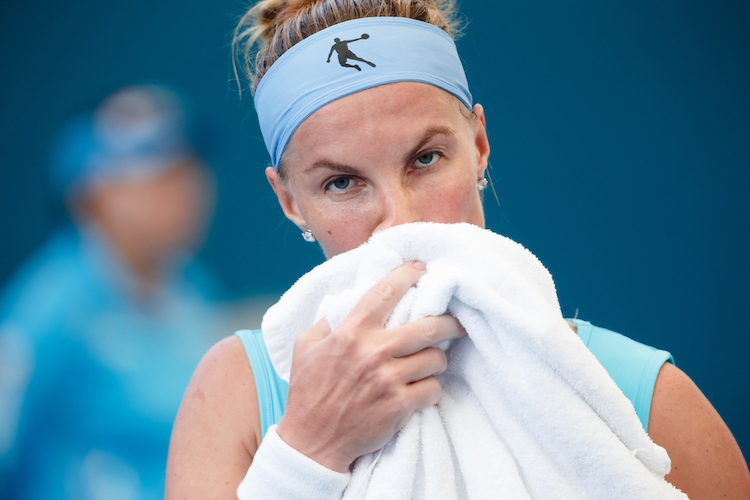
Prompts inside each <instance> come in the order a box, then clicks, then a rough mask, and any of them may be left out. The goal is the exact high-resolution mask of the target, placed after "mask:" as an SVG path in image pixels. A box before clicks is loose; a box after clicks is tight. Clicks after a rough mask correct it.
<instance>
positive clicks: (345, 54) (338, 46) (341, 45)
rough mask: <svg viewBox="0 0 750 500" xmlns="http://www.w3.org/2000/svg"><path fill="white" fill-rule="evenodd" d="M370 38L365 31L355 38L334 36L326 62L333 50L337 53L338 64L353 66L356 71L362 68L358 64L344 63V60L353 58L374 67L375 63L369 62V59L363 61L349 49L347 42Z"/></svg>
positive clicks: (347, 66)
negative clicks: (345, 38)
mask: <svg viewBox="0 0 750 500" xmlns="http://www.w3.org/2000/svg"><path fill="white" fill-rule="evenodd" d="M368 38H370V35H368V34H367V33H363V34H362V36H361V37H360V38H355V39H354V40H343V41H342V40H340V39H338V38H334V39H333V41H334V42H335V43H334V44H333V47H331V51H330V52H329V53H328V60H327V61H326V62H327V63H329V62H331V55H332V54H333V51H334V50H335V51H336V53H337V54H338V55H339V64H340V65H342V66H343V67H345V68H354V69H356V70H357V71H362V68H360V67H359V65H358V64H346V61H347V60H348V59H353V60H354V61H362V62H363V63H365V64H369V65H370V66H372V67H373V68H374V67H375V63H371V62H370V61H365V60H364V59H362V58H361V57H357V54H355V53H354V52H352V51H351V50H349V44H350V43H352V42H356V41H358V40H367V39H368Z"/></svg>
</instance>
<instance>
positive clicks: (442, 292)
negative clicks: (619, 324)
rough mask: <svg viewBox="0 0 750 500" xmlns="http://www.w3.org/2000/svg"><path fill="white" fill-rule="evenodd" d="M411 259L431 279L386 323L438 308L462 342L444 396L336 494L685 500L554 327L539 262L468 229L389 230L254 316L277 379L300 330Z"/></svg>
mask: <svg viewBox="0 0 750 500" xmlns="http://www.w3.org/2000/svg"><path fill="white" fill-rule="evenodd" d="M416 259H419V260H422V261H423V262H425V263H426V264H427V273H426V274H425V275H424V276H423V277H422V278H421V280H420V281H419V283H418V284H417V286H415V287H413V288H412V289H411V290H409V292H408V293H407V294H406V295H405V296H404V298H403V299H402V300H401V301H400V302H399V304H398V305H397V306H396V308H395V310H394V311H393V314H392V315H391V317H390V318H389V320H388V323H387V325H386V327H388V328H393V327H396V326H399V325H402V324H405V323H408V322H410V321H414V320H415V319H418V318H421V317H425V316H434V315H440V314H444V313H446V312H448V313H450V314H453V315H454V316H456V317H457V318H458V320H459V321H460V322H461V324H462V325H463V326H464V328H465V329H466V331H467V333H468V336H467V337H465V338H461V339H458V340H455V341H451V342H446V343H443V344H444V345H441V347H443V348H444V349H446V352H447V354H448V370H447V371H446V373H444V374H443V375H441V376H440V377H439V380H440V382H441V384H442V387H443V396H442V399H441V401H440V402H439V403H438V404H437V405H436V406H433V407H431V408H428V409H426V410H424V411H422V412H420V413H418V414H416V415H414V416H413V417H412V418H411V420H409V422H408V423H407V424H406V426H405V427H404V428H403V429H402V430H401V431H399V433H398V434H396V436H394V438H393V439H392V440H391V441H390V442H389V443H388V444H387V445H386V446H385V447H384V448H383V450H382V452H381V453H379V454H378V453H373V454H370V455H366V456H364V457H360V459H359V460H358V461H357V462H356V463H355V465H354V468H353V471H352V479H351V481H350V483H349V487H348V488H347V490H346V492H345V493H344V496H343V498H344V499H350V498H351V499H354V498H364V499H389V500H393V499H404V500H405V499H435V498H440V499H466V498H468V499H485V498H509V499H523V498H542V499H549V498H571V499H572V498H596V499H601V498H607V499H618V498H622V499H625V498H628V499H640V500H644V499H685V498H687V497H686V496H685V495H684V494H683V493H681V492H679V491H678V490H677V489H675V488H674V487H673V486H672V485H670V484H669V483H668V482H666V481H665V480H664V475H665V474H666V473H668V472H669V469H670V461H669V457H668V456H667V453H666V451H665V450H664V449H663V448H661V447H659V446H657V445H656V444H654V443H653V442H652V441H651V439H650V438H649V437H648V435H647V434H646V433H645V432H644V431H643V428H642V427H641V425H640V422H639V421H638V417H637V416H636V413H635V410H634V409H633V407H632V405H631V404H630V402H629V401H628V400H627V398H626V397H625V396H624V395H623V394H622V392H621V391H620V390H619V389H618V388H617V386H616V385H615V383H614V382H613V381H612V379H611V378H610V377H609V376H608V375H607V373H606V371H605V370H604V368H603V367H602V366H601V365H600V364H599V363H598V361H597V360H596V359H595V358H594V356H593V355H592V354H591V353H590V352H589V351H588V350H587V349H586V347H585V346H584V345H583V343H582V342H581V341H580V339H579V338H578V337H577V336H576V335H575V334H574V333H573V331H572V330H571V329H570V327H569V326H568V324H567V323H566V321H565V320H564V319H563V317H562V314H561V312H560V307H559V304H558V301H557V294H556V292H555V287H554V283H553V281H552V278H551V276H550V274H549V273H548V272H547V270H546V269H545V268H544V266H543V265H542V264H541V263H540V262H539V261H538V260H537V258H536V257H534V255H532V254H531V253H530V252H529V251H528V250H526V249H525V248H523V247H522V246H521V245H519V244H517V243H515V242H513V241H511V240H509V239H507V238H505V237H503V236H500V235H497V234H495V233H492V232H490V231H488V230H484V229H481V228H478V227H476V226H472V225H469V224H450V225H448V224H433V223H416V224H406V225H402V226H397V227H393V228H390V229H388V230H386V231H383V232H380V233H376V234H375V235H373V236H372V238H371V239H370V241H369V242H367V243H366V244H364V245H362V246H360V247H359V248H357V249H355V250H352V251H350V252H347V253H344V254H341V255H338V256H336V257H334V258H332V259H330V260H329V261H327V262H325V263H323V264H321V265H320V266H318V267H316V268H315V269H313V270H312V271H310V272H309V273H308V274H306V275H305V276H303V277H302V278H301V279H300V280H299V281H298V282H297V283H296V284H295V285H294V286H293V287H292V288H291V289H290V290H289V291H288V292H287V293H286V294H285V295H284V296H283V297H282V298H281V300H280V301H279V302H278V303H277V304H276V305H275V306H273V307H272V308H271V309H270V310H269V311H268V312H267V313H266V316H265V317H264V319H263V325H262V328H263V333H264V337H265V339H266V344H267V347H268V351H269V355H270V356H271V360H272V362H273V364H274V366H275V368H276V370H277V371H278V372H279V375H280V376H281V377H282V378H284V379H286V380H289V372H290V367H291V360H292V347H293V342H294V339H295V338H296V337H297V335H299V334H300V333H302V332H303V331H305V330H307V329H308V328H310V327H311V326H312V325H313V324H314V323H315V321H316V320H317V319H319V318H320V317H322V316H325V317H326V319H327V320H328V322H329V323H330V324H331V326H332V327H333V328H335V327H336V325H338V324H339V323H340V322H341V320H343V319H344V318H345V317H346V315H347V314H348V313H349V311H350V310H351V309H352V308H353V307H354V305H355V304H356V303H357V301H358V300H359V299H360V298H361V296H362V295H363V294H364V292H365V291H366V290H368V289H369V288H370V287H371V286H372V285H373V284H375V283H376V282H377V281H379V280H380V279H381V278H382V277H383V276H384V275H385V274H387V273H388V272H389V271H391V270H393V269H395V268H396V267H398V266H399V265H401V264H402V263H404V262H407V261H411V260H416Z"/></svg>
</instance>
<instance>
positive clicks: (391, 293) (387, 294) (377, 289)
mask: <svg viewBox="0 0 750 500" xmlns="http://www.w3.org/2000/svg"><path fill="white" fill-rule="evenodd" d="M372 292H373V293H374V294H375V295H377V296H378V297H379V298H380V299H382V300H383V301H388V300H391V299H392V298H394V297H395V296H396V287H395V286H394V285H393V283H391V282H390V281H386V280H381V281H379V282H377V283H376V284H375V285H373V287H372Z"/></svg>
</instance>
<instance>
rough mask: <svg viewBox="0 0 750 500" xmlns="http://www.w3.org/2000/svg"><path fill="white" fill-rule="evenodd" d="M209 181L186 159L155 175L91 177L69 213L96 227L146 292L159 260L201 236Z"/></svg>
mask: <svg viewBox="0 0 750 500" xmlns="http://www.w3.org/2000/svg"><path fill="white" fill-rule="evenodd" d="M211 184H212V183H211V179H210V178H209V176H208V174H207V173H206V171H205V168H203V167H202V166H200V165H199V164H198V163H197V160H192V159H191V160H185V162H184V163H182V164H180V165H177V166H175V167H172V168H169V169H167V170H165V171H164V172H161V173H158V174H152V175H147V176H142V177H135V178H132V179H127V178H113V179H109V178H99V179H93V180H92V181H91V182H90V185H89V186H88V187H87V188H86V192H85V194H84V196H83V198H82V199H81V200H78V201H76V202H75V204H74V206H73V213H74V214H76V216H77V218H78V219H79V220H81V221H82V222H84V223H85V224H91V225H94V226H96V227H97V228H98V230H99V232H100V233H101V234H102V235H103V236H104V237H105V238H106V239H107V241H108V242H109V244H110V245H111V246H112V248H113V249H114V250H115V251H116V252H117V254H118V255H119V256H120V258H121V259H122V261H123V262H124V263H125V265H127V266H128V267H129V269H130V270H131V272H132V274H133V276H135V277H136V279H137V280H138V282H139V283H140V285H141V287H142V289H143V292H144V293H148V290H149V289H152V288H156V287H157V286H158V284H159V279H160V272H161V270H162V269H163V268H164V264H165V262H168V261H169V260H170V259H172V258H173V257H174V255H175V253H176V252H179V251H181V250H185V249H189V248H192V247H194V246H195V245H196V243H197V241H198V240H199V238H200V237H201V236H202V234H203V230H204V228H205V226H206V222H207V219H208V215H209V213H210V202H209V200H210V198H211V196H210V194H211V188H210V186H211Z"/></svg>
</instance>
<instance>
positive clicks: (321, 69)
mask: <svg viewBox="0 0 750 500" xmlns="http://www.w3.org/2000/svg"><path fill="white" fill-rule="evenodd" d="M380 16H382V17H389V16H395V17H402V18H411V19H415V20H417V21H419V22H421V23H424V24H421V25H419V26H417V25H415V24H414V23H413V22H411V25H410V26H409V27H402V26H401V25H405V24H409V23H398V22H391V21H382V24H383V25H384V26H385V25H388V26H389V27H388V28H387V29H391V27H392V26H391V25H394V26H395V27H393V31H389V32H388V36H387V37H386V36H382V37H378V36H376V32H375V31H374V30H375V29H380V27H381V26H380V24H379V22H380V21H381V20H380V19H378V20H374V21H372V22H371V23H369V24H368V22H369V21H363V20H361V19H360V18H364V17H368V19H369V17H380ZM247 19H253V20H255V21H254V23H255V24H254V25H253V26H251V27H250V28H249V29H248V30H246V31H242V30H243V29H244V28H243V26H244V24H241V26H240V28H238V32H239V33H240V34H241V35H240V37H241V38H242V37H249V39H250V44H252V41H253V40H254V39H255V38H257V37H262V38H263V39H264V43H263V45H262V47H261V48H260V50H259V52H258V55H257V58H256V62H255V72H254V84H253V89H254V90H255V91H256V94H255V100H256V109H257V110H258V113H259V118H260V120H261V128H262V129H263V131H264V137H265V139H266V145H267V147H268V149H269V152H270V153H271V157H272V163H273V166H272V167H269V168H268V169H266V176H267V178H268V181H269V183H270V184H271V187H272V188H273V190H274V192H275V193H276V195H277V197H278V199H279V203H280V205H281V207H282V209H283V211H284V213H285V215H286V216H287V217H288V218H289V219H290V220H291V221H292V222H294V223H295V224H296V225H297V226H298V227H299V228H300V229H301V230H302V231H303V236H304V237H305V239H308V240H313V241H314V240H315V239H316V240H317V241H318V242H319V244H320V245H321V247H322V248H323V251H324V252H325V254H326V256H327V257H329V258H330V257H333V256H335V255H337V254H340V253H342V252H346V251H348V250H352V249H354V248H356V247H358V246H359V245H361V244H362V243H364V242H365V241H367V240H368V238H369V237H370V236H371V235H372V234H373V233H374V232H376V231H380V230H383V229H386V228H388V227H391V226H395V225H399V224H403V223H407V222H417V221H431V222H441V223H456V222H468V223H471V224H474V225H477V226H480V227H484V214H483V209H482V198H481V190H482V189H483V188H484V186H485V185H486V181H485V180H484V178H485V170H486V166H487V160H488V157H489V143H488V140H487V135H486V132H485V116H484V112H483V110H482V107H481V106H480V105H475V106H473V108H472V107H471V97H470V94H468V89H467V88H466V85H465V79H464V77H463V71H462V69H461V68H460V63H458V64H457V63H456V61H457V56H455V55H454V51H455V49H454V48H453V46H452V44H450V43H449V44H448V45H443V41H441V38H440V37H439V36H437V35H433V34H425V35H424V37H423V36H422V34H417V31H419V30H423V31H424V30H427V31H429V30H428V29H427V28H426V27H425V26H426V25H428V24H429V25H433V26H436V27H438V28H440V29H441V30H443V31H444V32H445V33H448V34H451V33H452V32H453V31H454V29H455V23H453V22H452V12H451V9H450V6H449V5H445V4H444V3H442V2H437V3H436V2H411V1H408V0H404V1H401V0H391V1H387V2H381V1H372V2H368V1H364V2H360V1H357V2H354V1H352V0H349V1H347V0H338V1H336V0H332V1H331V0H324V1H307V2H306V1H297V2H291V1H290V2H284V1H265V2H261V3H259V4H258V5H256V6H255V7H254V8H253V9H252V10H251V12H250V13H248V15H247V16H246V17H245V20H247ZM352 20H358V21H356V22H355V26H356V28H357V29H359V28H361V30H360V31H359V32H346V33H345V32H344V31H345V30H344V28H343V27H342V26H344V25H343V24H342V23H346V22H349V23H351V22H352ZM417 24H419V23H417ZM396 25H398V26H396ZM339 28H340V29H339ZM371 28H372V29H371ZM352 29H354V27H352ZM323 30H325V31H323ZM339 31H341V33H339ZM365 35H367V36H365ZM336 38H338V39H339V40H341V39H352V40H353V39H356V40H357V44H358V45H357V56H358V57H359V58H362V59H365V60H367V61H369V62H371V63H372V65H374V66H361V67H358V68H354V67H353V66H352V65H348V66H347V65H346V64H345V63H346V61H342V62H341V64H340V65H332V64H326V61H325V57H326V54H329V55H330V53H331V51H332V50H333V48H334V44H335V43H337V42H336ZM386 38H387V39H388V40H390V42H388V43H385V42H384V43H385V45H383V47H385V48H383V47H381V46H380V45H378V43H380V42H378V40H384V39H386ZM292 48H293V50H290V49H292ZM287 51H289V52H287ZM285 53H286V57H284V58H283V59H280V58H281V57H282V55H284V54H285ZM412 53H413V54H416V56H415V57H414V58H413V59H409V57H410V56H409V54H412ZM246 54H247V52H246ZM394 54H398V55H399V56H403V57H404V58H406V59H405V60H407V61H408V62H407V63H404V62H401V63H394V64H396V66H397V67H395V68H389V66H388V65H389V64H391V63H392V60H393V59H396V58H395V57H392V56H393V55H394ZM277 61H278V63H277ZM275 63H276V64H275ZM399 64H400V66H399ZM380 70H382V71H383V72H384V73H377V71H380ZM334 71H338V73H335V72H334ZM388 72H390V73H388ZM385 73H387V74H388V75H390V76H386V77H378V76H375V75H378V74H385ZM397 73H398V75H404V74H407V73H408V76H394V75H396V74H397ZM415 75H419V76H415ZM355 78H361V79H365V80H366V82H365V83H364V84H361V85H360V84H358V83H352V82H355V81H356V82H359V81H360V80H354V79H355ZM379 78H380V79H379ZM263 82H266V83H267V85H265V86H264V85H263ZM357 85H359V86H357ZM316 92H319V94H316ZM299 102H302V104H301V105H300V104H299ZM295 106H297V107H295ZM424 270H425V266H424V264H422V263H421V262H412V263H407V264H405V265H403V266H401V267H399V268H398V269H396V270H394V271H393V272H392V273H390V274H389V275H388V276H386V277H385V278H384V279H383V280H382V281H381V282H380V283H379V284H378V285H376V286H375V287H373V288H372V289H371V290H370V291H369V292H368V293H367V294H366V295H365V296H364V298H363V299H362V300H361V301H360V302H359V303H358V305H357V306H356V307H355V308H354V310H353V312H352V313H351V314H350V316H349V317H348V318H347V319H346V320H345V321H344V322H343V323H341V324H340V325H339V326H338V327H337V328H336V329H333V330H332V329H331V328H330V327H329V325H328V323H327V322H326V320H325V319H323V320H321V321H320V322H319V323H317V324H316V325H315V326H313V327H312V328H311V329H310V330H308V331H307V332H306V333H305V334H303V335H302V336H301V337H299V338H298V340H297V341H296V343H295V350H294V360H293V363H292V374H291V384H290V386H289V393H288V398H286V400H285V401H281V403H279V406H281V408H282V409H283V406H284V404H285V405H286V408H285V410H284V411H283V418H280V419H279V420H278V426H277V427H275V428H274V427H272V432H271V431H269V434H268V435H265V433H264V430H265V428H266V427H268V425H267V424H268V422H267V420H268V419H269V418H270V419H271V420H274V421H273V422H271V423H272V424H273V423H277V422H276V421H275V420H276V419H278V416H274V414H273V413H274V412H273V411H272V409H270V408H269V406H270V405H271V402H269V401H268V399H267V398H266V396H265V395H264V394H261V393H259V392H258V390H257V389H256V387H265V386H264V385H263V384H261V385H256V384H257V383H258V380H257V379H258V377H261V376H262V377H264V378H265V377H266V376H267V374H265V373H263V374H261V368H262V366H270V363H268V362H267V354H265V351H264V348H263V346H262V345H258V346H256V347H252V343H253V342H257V338H259V337H257V336H256V337H255V338H256V340H252V341H251V340H249V339H248V338H247V337H248V334H245V337H244V338H243V339H240V338H238V337H236V336H235V337H230V338H228V339H225V340H224V341H222V342H220V343H219V344H218V345H217V346H215V347H214V349H212V350H211V351H210V352H209V353H208V354H207V355H206V357H205V358H204V360H203V361H202V362H201V365H200V366H199V367H198V369H197V371H196V373H195V376H194V378H193V381H192V382H191V385H190V387H189V389H188V391H187V393H186V395H185V398H184V400H183V406H182V409H181V410H180V415H179V416H178V419H177V422H176V423H175V429H174V434H173V440H172V445H171V450H170V461H169V465H168V479H167V481H168V486H167V496H168V497H170V498H187V497H195V498H205V497H211V498H223V497H226V498H235V496H236V491H237V486H238V485H239V484H240V482H241V481H242V479H243V477H245V475H246V473H248V468H250V471H253V470H256V471H257V470H261V469H260V468H261V467H265V468H264V469H263V470H264V471H265V472H264V473H266V474H267V477H268V478H271V479H268V481H266V484H260V483H263V478H261V479H260V480H259V481H260V483H258V482H257V481H256V483H253V484H255V485H257V487H258V488H259V489H257V490H254V491H250V490H248V491H247V494H248V495H249V496H252V495H253V493H255V496H257V497H258V498H264V497H271V496H273V495H275V494H276V493H274V491H273V488H274V484H273V481H276V482H277V483H276V484H277V485H278V487H279V488H282V489H283V488H291V490H289V489H287V490H285V491H286V493H285V494H288V492H289V491H298V492H304V493H303V494H302V493H301V495H302V497H305V498H325V497H326V496H325V495H332V497H334V498H335V495H336V494H340V491H341V488H342V487H341V485H342V484H345V482H346V472H347V471H348V470H349V467H350V465H351V464H352V462H353V461H354V460H355V459H356V458H357V457H359V456H361V455H363V454H366V453H370V452H372V451H375V450H377V449H379V448H381V447H382V446H383V445H384V444H385V443H386V442H388V441H389V440H390V438H391V437H392V436H393V435H394V433H395V432H396V431H397V430H398V429H399V428H401V427H402V426H403V425H404V423H405V422H406V421H407V420H408V419H409V418H410V417H411V416H412V415H413V414H414V413H415V412H418V411H420V410H422V409H425V408H427V407H429V406H431V405H432V404H434V403H435V402H437V401H438V400H439V399H440V395H441V388H440V385H439V383H437V381H436V379H435V378H434V377H435V375H438V374H440V373H442V372H443V370H445V368H446V358H445V354H444V353H443V352H442V351H440V350H438V349H436V348H434V347H430V346H432V345H433V344H435V343H437V342H439V341H442V340H446V339H451V338H457V337H460V336H462V335H464V333H465V332H464V331H463V329H462V328H461V326H460V325H459V324H458V323H457V321H456V320H455V319H454V318H452V317H451V316H440V317H434V318H426V319H423V320H419V321H416V322H414V323H410V324H408V325H406V326H403V327H400V328H398V329H395V330H388V331H386V330H384V323H385V321H386V319H387V318H388V316H389V315H390V313H391V311H392V310H393V308H394V306H395V304H396V303H397V302H398V301H399V299H400V298H401V297H402V296H403V295H404V294H405V293H406V291H407V290H408V289H409V288H410V287H411V286H413V285H414V284H415V283H416V282H417V281H418V280H419V278H420V277H421V275H422V274H423V273H424ZM571 326H572V328H574V329H575V325H571ZM243 342H245V348H243ZM628 342H632V341H628ZM261 344H262V343H261ZM245 349H247V350H248V352H247V353H246V352H245ZM637 349H640V347H639V348H637ZM646 349H649V348H646ZM652 351H653V350H650V351H648V352H649V353H650V352H652ZM248 356H251V357H254V358H256V360H254V361H252V362H251V363H249V362H248ZM258 358H260V359H261V361H257V359H258ZM668 359H669V355H668V353H667V354H666V356H664V357H663V359H662V360H661V362H660V363H658V364H657V365H656V367H655V368H654V370H655V371H654V373H653V379H655V383H653V382H652V386H651V387H650V388H649V391H647V392H649V397H648V398H647V399H648V401H647V403H646V406H645V408H646V410H645V416H643V417H642V421H643V423H644V427H645V428H647V430H648V433H649V435H650V436H651V437H652V438H653V440H654V441H655V442H656V443H657V444H659V445H661V446H663V447H664V448H666V449H667V451H668V452H669V455H670V457H671V459H672V472H671V473H670V474H669V475H668V476H667V479H668V480H669V481H670V482H672V483H673V484H674V485H675V486H677V487H678V488H680V489H682V490H683V491H685V492H686V493H688V495H690V496H691V497H692V498H714V497H715V498H720V497H723V496H724V495H726V496H730V497H735V498H737V497H741V496H743V495H744V497H748V496H750V474H748V470H747V466H746V465H745V462H744V459H743V457H742V454H741V452H740V450H739V448H738V446H737V444H736V443H735V441H734V439H733V437H732V435H731V433H730V432H729V430H728V429H727V427H726V426H725V425H724V423H723V422H722V420H721V418H720V417H719V415H718V414H717V413H716V412H715V410H714V409H713V408H712V407H711V405H710V403H709V402H708V401H707V400H706V399H705V397H703V395H702V394H701V393H700V391H699V390H698V389H697V388H696V387H695V385H694V384H693V383H692V382H691V381H690V379H689V378H688V377H687V376H686V375H685V374H683V373H682V372H681V371H680V370H678V369H677V368H676V367H674V366H673V365H672V364H670V363H664V361H666V360H668ZM621 362H622V363H623V364H625V365H627V364H628V363H630V362H631V360H629V359H626V358H623V359H622V360H621ZM251 364H252V368H251ZM634 369H635V368H634ZM651 389H653V396H652V397H650V390H651ZM278 393H279V395H280V396H279V397H280V398H281V399H282V400H283V399H285V398H284V396H285V394H284V392H283V389H280V390H279V391H278ZM634 405H635V403H634ZM264 437H265V441H264V444H265V443H267V442H271V441H273V443H275V444H273V445H271V444H267V445H266V446H264V447H262V448H261V447H260V444H261V441H262V440H263V438H264ZM272 446H275V448H273V449H274V450H277V451H278V450H279V449H280V448H279V447H284V446H286V447H287V448H288V449H286V451H283V452H279V453H280V454H274V453H275V452H271V451H269V452H267V453H266V452H264V451H263V450H271V449H272V448H271V447H272ZM290 449H291V450H292V453H288V452H289V450H290ZM295 450H296V451H295ZM262 452H263V453H264V455H263V459H262V460H261V459H260V457H259V455H260V454H261V453H262ZM285 453H286V455H284V454H285ZM295 453H296V455H295ZM282 455H283V456H282ZM256 458H258V460H257V461H256V464H255V465H253V467H250V465H251V464H253V461H254V459H256ZM309 459H312V460H309ZM275 460H277V462H274V461H275ZM278 460H281V461H282V462H283V463H282V464H281V465H279V466H278V467H276V468H273V467H270V466H268V464H274V463H279V462H278ZM284 460H288V461H286V462H284ZM281 467H284V468H285V469H288V470H290V471H294V472H293V473H292V472H289V475H288V476H284V474H285V472H284V471H283V470H281V471H280V470H279V468H281ZM292 474H296V475H297V476H296V477H295V478H294V479H290V480H289V481H286V480H285V477H292ZM251 475H252V474H248V477H250V476H251ZM256 479H257V478H256ZM281 483H294V484H291V485H290V484H281ZM295 484H297V485H298V486H299V485H301V486H299V489H297V490H294V488H295ZM243 485H244V483H243ZM313 492H317V493H315V494H317V495H318V496H315V494H314V493H313ZM278 495H279V496H280V495H281V493H279V494H278ZM329 497H331V496H329Z"/></svg>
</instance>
